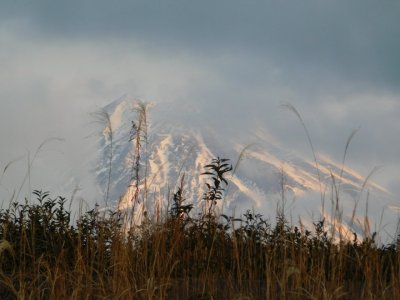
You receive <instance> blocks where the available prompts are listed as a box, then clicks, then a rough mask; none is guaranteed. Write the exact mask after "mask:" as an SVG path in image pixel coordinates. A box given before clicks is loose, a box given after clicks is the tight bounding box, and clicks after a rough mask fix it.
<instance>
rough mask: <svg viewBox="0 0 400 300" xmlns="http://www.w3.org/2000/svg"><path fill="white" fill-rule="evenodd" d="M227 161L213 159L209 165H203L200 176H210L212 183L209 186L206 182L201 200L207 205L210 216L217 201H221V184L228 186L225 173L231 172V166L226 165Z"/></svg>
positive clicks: (223, 189)
mask: <svg viewBox="0 0 400 300" xmlns="http://www.w3.org/2000/svg"><path fill="white" fill-rule="evenodd" d="M228 161H229V159H226V158H219V157H217V158H214V159H213V160H212V162H211V164H208V165H205V166H204V168H205V169H206V171H205V172H203V173H201V175H210V176H211V179H212V182H211V184H210V183H208V182H206V187H207V190H206V192H205V193H204V195H203V200H205V201H206V203H207V204H208V215H209V216H211V215H212V212H214V210H215V207H216V205H217V201H219V200H221V199H222V196H223V192H224V191H225V188H223V187H222V183H225V185H226V186H227V185H228V181H227V180H226V179H225V173H227V172H229V171H231V170H232V165H231V164H229V163H228Z"/></svg>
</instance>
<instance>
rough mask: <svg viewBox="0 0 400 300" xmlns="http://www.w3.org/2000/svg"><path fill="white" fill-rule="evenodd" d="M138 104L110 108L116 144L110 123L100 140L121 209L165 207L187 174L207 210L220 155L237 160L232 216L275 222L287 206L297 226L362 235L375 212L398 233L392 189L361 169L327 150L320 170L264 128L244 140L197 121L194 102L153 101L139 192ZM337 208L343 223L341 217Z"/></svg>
mask: <svg viewBox="0 0 400 300" xmlns="http://www.w3.org/2000/svg"><path fill="white" fill-rule="evenodd" d="M137 108H138V102H137V101H135V99H133V98H132V97H129V96H124V97H122V98H120V99H118V100H116V101H114V102H112V103H111V104H109V105H108V106H106V107H104V111H105V112H107V114H108V115H109V117H110V124H109V125H110V127H111V129H112V143H111V139H110V132H109V129H110V128H108V131H107V130H105V131H104V132H103V135H102V137H101V138H100V140H99V153H100V155H99V159H98V161H97V162H96V179H97V182H98V184H99V186H100V187H101V188H102V190H103V191H104V194H105V195H106V194H108V202H109V203H111V204H112V205H115V206H116V207H118V208H119V209H127V208H130V207H132V206H133V205H140V206H141V207H142V209H158V210H164V211H165V209H166V206H167V205H168V201H169V200H171V198H172V195H173V193H174V192H175V191H176V190H177V187H178V186H179V185H180V184H181V179H182V177H183V176H184V196H185V198H186V199H187V202H188V203H194V205H195V207H196V208H199V209H200V207H201V205H202V204H203V201H202V200H201V199H202V196H203V194H204V192H205V182H207V181H208V180H209V178H207V177H206V176H204V175H203V176H202V175H201V173H202V172H204V166H205V165H206V164H208V163H210V162H211V160H212V159H213V158H216V157H217V156H219V157H223V158H229V159H231V163H232V165H233V167H234V169H235V172H234V174H233V172H231V173H230V174H229V175H227V179H228V181H229V185H228V188H227V190H226V193H225V197H224V201H221V202H220V203H219V205H220V207H219V208H220V209H221V210H223V211H224V212H225V213H227V214H235V215H236V216H238V215H240V214H241V213H243V212H244V211H245V210H246V209H254V210H255V211H256V212H259V213H262V214H263V215H264V216H268V217H270V218H271V220H274V218H275V216H276V211H277V207H280V208H283V209H284V210H285V213H286V216H287V217H288V218H289V219H290V220H291V221H292V222H293V223H295V224H298V221H299V220H301V223H302V224H305V225H311V224H312V222H313V221H315V220H317V219H319V218H320V217H321V216H322V217H325V218H326V220H327V222H328V223H330V224H331V225H334V226H338V227H340V226H341V227H342V230H343V231H346V230H348V227H352V230H355V231H356V232H358V233H359V234H361V235H362V232H363V230H364V229H365V226H367V225H368V223H366V222H365V215H366V214H368V217H369V225H370V227H371V231H375V230H376V231H381V232H384V231H385V230H386V231H388V232H389V233H390V234H394V232H393V231H394V229H393V228H395V220H396V219H397V216H396V211H395V204H394V202H393V201H392V200H391V197H390V193H389V192H388V191H387V190H385V188H383V187H381V186H379V185H378V184H376V183H374V182H372V181H368V182H367V183H366V182H365V177H363V176H361V175H360V174H358V173H357V172H356V171H354V170H351V169H349V168H347V167H342V165H341V164H338V163H336V162H334V161H332V160H330V159H328V158H327V157H324V156H322V155H319V156H318V169H317V168H316V164H315V162H314V161H313V160H312V159H311V160H307V159H304V158H301V157H299V156H296V153H294V152H293V151H287V150H285V149H281V148H280V147H279V146H278V145H276V144H274V143H272V142H271V141H270V139H269V138H268V135H266V134H264V133H263V131H262V130H254V131H253V132H252V134H253V139H254V143H253V144H250V145H243V144H241V143H240V141H238V140H235V137H229V136H226V135H223V134H221V133H220V132H218V130H216V129H215V128H213V129H212V128H209V127H208V126H207V124H204V123H202V122H201V121H199V120H198V119H196V118H197V117H196V111H195V109H194V108H193V107H188V108H186V109H187V111H188V113H187V114H185V115H184V116H183V115H182V111H185V109H184V108H181V107H179V108H178V107H177V106H176V104H174V103H160V104H157V105H148V112H147V122H148V127H147V143H146V142H145V141H144V138H143V137H142V139H143V140H142V144H141V150H140V165H139V170H140V171H139V173H138V174H139V178H140V182H139V189H137V188H136V171H135V170H136V169H135V168H136V158H137V156H136V155H137V153H138V152H137V150H136V144H135V140H134V139H133V136H132V134H134V133H135V128H136V127H134V128H133V131H132V124H135V125H134V126H137V124H138V113H137ZM132 122H133V123H132ZM110 151H112V161H111V164H110ZM110 166H111V167H110ZM317 170H318V171H317ZM110 172H111V173H110ZM144 179H146V183H144ZM145 184H146V187H147V188H145ZM108 185H109V188H108ZM107 190H108V193H107ZM145 190H146V192H145ZM282 191H284V192H283V193H282ZM135 194H136V197H135V196H134V195H135ZM337 194H338V195H339V197H336V195H337ZM134 198H135V199H136V202H137V203H136V204H134V202H135V201H133V199H134ZM168 199H169V200H168ZM337 199H339V201H337ZM355 204H357V205H356V209H355V211H354V216H353V210H354V207H355ZM335 211H336V212H335ZM338 212H339V214H340V219H341V222H340V224H339V223H338V222H335V221H334V219H335V218H334V216H335V215H336V216H338ZM381 216H383V217H381Z"/></svg>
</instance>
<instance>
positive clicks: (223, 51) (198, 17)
mask: <svg viewBox="0 0 400 300" xmlns="http://www.w3.org/2000/svg"><path fill="white" fill-rule="evenodd" d="M399 15H400V2H398V1H380V2H378V1H370V0H365V1H361V0H360V1H250V0H249V1H244V0H243V1H239V0H230V1H209V0H205V1H188V0H173V1H168V0H162V1H161V0H160V1H151V0H143V1H128V0H119V1H114V2H111V1H105V0H93V1H85V0H80V1H73V0H71V1H8V3H5V2H2V3H1V4H0V103H1V105H2V111H1V112H2V118H1V119H0V125H1V126H0V138H1V140H2V141H4V140H6V141H7V143H4V144H3V146H2V147H1V149H0V154H1V155H0V158H1V163H2V165H3V166H4V164H5V163H7V162H8V161H10V160H11V159H13V158H15V157H14V156H16V155H20V153H21V152H22V153H24V152H26V150H25V149H26V148H28V149H31V151H33V149H34V148H35V147H36V146H37V144H38V143H40V142H41V141H42V140H43V139H45V138H47V137H49V136H61V137H70V138H69V139H66V142H65V146H64V147H67V146H66V145H67V143H68V140H71V139H74V138H76V139H77V137H76V136H77V135H79V137H81V136H84V135H87V134H89V132H84V133H82V131H84V130H82V128H83V126H84V124H87V122H88V121H87V120H84V118H85V116H86V117H87V112H89V110H90V109H91V108H92V107H93V106H94V105H93V104H96V105H97V107H100V106H102V105H103V104H105V103H106V102H107V101H111V100H113V99H116V98H118V97H120V96H121V95H122V94H125V93H128V94H131V95H132V96H134V97H142V98H143V99H144V100H150V101H155V102H157V101H165V100H166V101H175V100H176V101H181V102H182V103H185V104H187V103H189V104H191V105H193V106H194V107H195V111H196V112H199V113H198V115H199V118H200V119H201V120H200V121H199V124H204V123H207V124H209V126H213V127H216V128H223V129H224V132H225V133H229V134H230V135H232V136H234V135H235V134H237V135H238V142H243V143H251V142H254V140H253V138H252V137H251V134H248V133H249V132H250V133H251V131H252V130H253V129H254V128H257V127H261V128H264V129H265V130H268V131H270V132H271V133H272V134H271V135H273V136H274V137H277V139H279V140H280V141H283V144H285V146H286V148H288V149H293V151H294V152H297V151H299V152H302V153H301V154H304V153H305V154H306V155H310V151H309V147H308V144H307V142H306V139H305V136H304V132H303V130H302V128H301V126H300V124H299V122H298V120H296V118H295V117H294V116H293V114H291V113H290V112H287V111H284V110H282V109H280V108H279V105H280V104H281V103H284V102H290V103H292V104H294V105H295V106H296V107H297V108H298V110H299V111H300V113H301V114H302V116H303V118H304V120H305V122H306V124H307V126H308V127H309V130H310V134H311V136H312V138H313V141H314V144H315V148H316V150H317V151H321V152H326V153H328V154H330V155H332V157H333V158H334V159H336V160H341V157H342V153H343V148H344V145H345V141H346V138H347V137H348V135H349V134H350V132H351V131H352V130H353V129H355V128H358V127H360V126H361V129H360V131H359V132H358V133H357V135H356V137H355V138H354V141H353V143H352V144H351V148H350V151H349V163H350V166H352V167H356V168H357V170H361V171H362V173H363V174H364V175H366V174H368V172H369V170H370V169H372V168H373V167H374V166H375V165H380V164H382V165H385V166H389V168H386V169H389V173H388V175H387V177H388V178H389V180H388V181H386V182H389V183H390V186H396V185H398V183H399V175H398V174H399V171H398V170H399V167H400V162H399V158H398V153H400V140H399V139H398V137H399V136H400V127H399V125H398V124H400V123H399V122H398V116H399V115H400V106H399V105H400V104H399V103H400V97H399V87H400V73H399V72H400V68H399V67H398V66H399V65H400V54H399V53H400V39H399V36H400V25H399V24H400V23H399V22H398V16H399ZM89 107H90V108H89ZM182 107H184V106H182ZM216 107H217V109H215V108H216ZM182 110H183V109H182ZM177 115H178V116H179V115H185V116H186V117H187V118H188V119H191V118H193V116H192V115H191V114H190V113H187V112H183V113H182V112H180V111H179V112H177ZM221 116H222V117H221ZM15 120H22V121H20V122H16V121H15ZM43 120H45V121H43ZM10 124H12V126H10ZM49 124H50V125H49ZM242 129H244V130H243V131H245V133H243V132H242V135H241V136H239V131H240V130H242ZM10 130H11V131H12V133H13V134H11V135H10V134H9V132H10ZM85 130H86V129H85ZM246 130H247V131H246ZM77 132H79V134H77ZM242 137H243V138H242ZM79 143H80V142H79V141H76V142H75V144H76V145H75V146H74V147H75V148H77V149H78V150H80V148H81V147H80V144H79ZM74 147H73V146H70V148H74ZM75 148H74V149H75ZM78 150H74V151H75V152H76V153H75V154H73V155H72V154H71V155H70V156H71V157H72V158H70V159H69V160H68V159H65V161H66V162H65V164H69V163H70V162H71V161H75V160H77V159H78V157H79V153H80V152H79V151H78ZM15 152H17V153H16V155H14V153H15ZM65 152H67V153H70V152H73V151H72V150H68V151H65ZM78 152H79V153H78ZM59 160H60V161H61V159H59ZM363 168H364V169H363ZM60 169H61V168H60ZM49 174H50V173H49ZM49 176H50V175H49Z"/></svg>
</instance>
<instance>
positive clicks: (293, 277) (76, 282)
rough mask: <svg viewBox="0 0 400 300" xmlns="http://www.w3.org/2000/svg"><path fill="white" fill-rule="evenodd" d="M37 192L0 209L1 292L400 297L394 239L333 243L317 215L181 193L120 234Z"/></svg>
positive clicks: (31, 295) (108, 222) (94, 214)
mask: <svg viewBox="0 0 400 300" xmlns="http://www.w3.org/2000/svg"><path fill="white" fill-rule="evenodd" d="M35 193H36V195H37V198H38V204H30V205H29V204H16V203H15V204H13V205H12V206H11V207H10V208H9V209H7V210H1V211H0V225H1V227H0V239H1V242H0V267H1V269H0V295H1V299H16V298H18V299H400V268H399V264H400V252H399V248H398V244H391V245H387V246H382V247H378V246H377V245H376V244H375V243H374V241H373V239H365V240H364V241H362V242H361V241H357V240H354V241H342V242H340V243H334V242H333V241H332V239H331V238H330V237H329V235H328V233H327V231H326V230H325V226H324V222H323V221H321V222H319V223H316V224H315V230H314V232H312V233H311V232H308V231H305V232H302V231H301V230H299V229H298V228H296V227H289V226H288V225H287V223H286V222H285V219H284V218H283V216H278V218H277V222H276V225H275V226H271V225H270V224H268V223H267V222H266V221H264V220H263V218H262V217H261V216H260V215H257V214H253V213H251V212H247V213H246V214H245V215H244V216H243V218H242V220H241V221H239V220H236V219H235V220H234V219H232V218H229V217H227V216H224V215H223V216H222V217H220V218H218V219H217V217H215V216H214V215H212V214H209V213H204V214H202V215H199V216H198V217H196V218H193V217H189V215H188V214H187V213H186V212H187V210H188V209H189V208H190V207H188V206H183V205H180V206H179V204H182V203H180V202H179V201H178V202H175V206H173V207H172V209H171V211H170V213H169V216H168V217H167V218H166V220H165V221H164V222H161V223H155V222H150V221H144V222H143V223H142V224H141V225H140V226H136V227H132V229H131V230H130V231H129V232H128V233H126V232H124V230H123V228H122V227H123V225H122V222H121V216H120V215H118V214H111V215H109V216H107V217H104V216H102V215H101V214H100V213H99V212H98V211H96V210H92V211H90V212H87V213H86V214H84V215H83V216H82V217H80V219H79V220H78V221H77V222H76V225H74V226H71V220H70V213H69V212H68V211H67V210H66V209H65V208H64V204H65V199H64V198H61V197H58V198H55V199H52V198H50V197H49V195H48V193H42V192H40V191H36V192H35ZM178 196H179V194H176V197H175V200H179V197H178Z"/></svg>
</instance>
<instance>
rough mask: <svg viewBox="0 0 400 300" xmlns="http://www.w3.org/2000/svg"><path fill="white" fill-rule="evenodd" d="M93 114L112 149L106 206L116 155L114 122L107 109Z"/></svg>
mask: <svg viewBox="0 0 400 300" xmlns="http://www.w3.org/2000/svg"><path fill="white" fill-rule="evenodd" d="M91 116H92V118H94V122H95V123H99V124H100V125H101V126H102V128H103V134H104V137H105V140H106V141H107V140H108V145H109V149H110V153H109V155H108V177H107V187H106V192H105V195H104V203H105V206H106V207H107V206H108V200H109V194H110V185H111V172H112V162H113V156H114V141H113V137H114V133H113V127H112V123H111V118H110V114H109V113H108V112H107V111H105V110H104V109H101V110H99V111H96V112H94V113H92V114H91ZM105 149H106V148H105Z"/></svg>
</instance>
